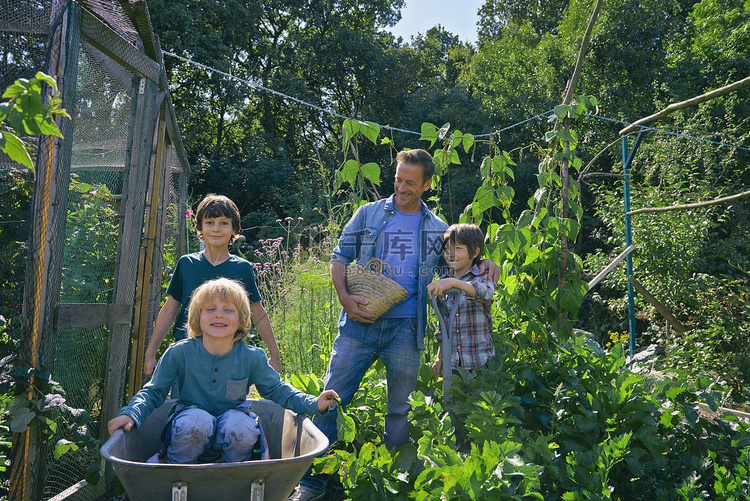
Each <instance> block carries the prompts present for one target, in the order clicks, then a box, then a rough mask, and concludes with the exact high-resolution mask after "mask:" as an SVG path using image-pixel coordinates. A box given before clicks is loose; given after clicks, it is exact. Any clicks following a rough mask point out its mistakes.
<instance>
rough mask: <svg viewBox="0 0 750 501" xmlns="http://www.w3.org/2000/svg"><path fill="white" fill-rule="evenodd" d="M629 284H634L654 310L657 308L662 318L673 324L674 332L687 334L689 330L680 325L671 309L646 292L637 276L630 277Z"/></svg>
mask: <svg viewBox="0 0 750 501" xmlns="http://www.w3.org/2000/svg"><path fill="white" fill-rule="evenodd" d="M628 282H630V283H631V284H633V287H635V288H636V290H637V291H638V292H640V293H641V296H643V298H644V299H645V300H646V301H648V302H649V303H651V304H652V305H653V306H654V308H656V311H658V312H659V313H660V314H661V316H663V317H664V318H666V319H667V321H668V322H669V323H671V324H672V326H673V327H674V330H676V331H677V332H687V330H688V328H687V327H685V326H684V325H682V323H680V321H679V320H677V319H676V318H675V317H674V315H672V313H671V312H670V311H669V308H667V307H666V306H664V305H663V304H661V303H660V302H659V300H658V299H656V298H655V297H654V296H652V295H651V294H650V293H649V292H648V291H647V290H646V288H645V287H644V286H643V285H641V283H640V282H639V281H638V280H636V278H635V276H633V275H630V276H629V277H628Z"/></svg>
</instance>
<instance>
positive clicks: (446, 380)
mask: <svg viewBox="0 0 750 501" xmlns="http://www.w3.org/2000/svg"><path fill="white" fill-rule="evenodd" d="M446 294H452V295H454V296H455V297H454V301H453V307H452V308H451V312H450V315H448V318H447V319H445V318H443V315H441V314H440V308H438V299H437V296H433V297H432V309H433V310H435V315H437V318H438V325H439V326H440V332H441V334H442V339H443V343H442V344H443V400H445V401H446V402H449V401H450V398H449V397H448V388H450V387H451V377H452V376H453V370H452V364H451V356H452V353H451V352H452V350H453V346H452V344H451V343H452V342H451V325H452V324H453V319H454V318H455V316H456V309H458V299H459V298H458V295H459V294H461V290H460V289H456V288H455V287H454V288H451V289H447V290H445V291H444V292H443V295H446Z"/></svg>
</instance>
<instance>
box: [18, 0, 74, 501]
mask: <svg viewBox="0 0 750 501" xmlns="http://www.w3.org/2000/svg"><path fill="white" fill-rule="evenodd" d="M80 22H81V10H80V8H79V6H78V5H77V4H76V3H74V2H71V3H70V4H69V7H68V9H67V10H66V12H65V13H64V15H63V22H62V23H61V24H60V27H59V28H58V31H57V32H56V33H55V40H56V42H55V43H54V44H53V53H54V52H55V51H57V54H56V55H57V57H56V58H55V57H54V56H53V58H52V60H51V61H50V68H49V70H48V73H50V74H51V75H56V76H57V82H58V85H59V90H60V92H61V95H62V107H63V108H65V109H66V110H67V111H68V113H69V114H70V115H71V116H75V89H76V78H77V74H78V54H79V46H80V34H81V29H80ZM57 122H58V127H59V129H60V132H61V133H62V135H63V136H64V137H63V138H52V137H44V138H42V139H41V141H40V148H39V153H38V157H37V169H36V175H37V178H36V181H35V184H34V194H33V199H32V210H31V214H32V218H33V220H32V229H31V235H30V237H29V255H28V260H27V266H26V276H25V278H24V283H25V287H24V302H23V310H24V315H25V316H26V318H27V319H28V320H29V324H28V326H27V335H26V337H25V338H26V340H25V342H24V345H23V346H22V348H21V349H20V350H19V358H18V363H19V366H21V367H23V366H29V367H34V368H36V369H38V370H47V371H50V372H51V371H52V370H53V368H54V367H53V365H54V352H55V330H54V328H53V312H54V307H55V303H56V302H57V301H58V299H59V296H60V283H61V280H62V260H63V247H64V244H65V221H66V210H67V204H68V187H69V185H70V157H71V151H72V146H73V123H72V121H71V120H70V119H67V118H59V119H58V120H57ZM35 384H36V382H35V381H34V379H33V378H32V385H35ZM29 397H30V398H33V393H31V392H29ZM40 432H41V430H40V426H39V422H38V420H33V421H32V422H31V424H30V425H29V428H28V429H27V430H26V432H25V433H22V434H14V435H13V451H12V453H11V479H10V493H9V498H10V499H17V500H24V501H35V500H37V499H41V498H42V491H43V488H44V476H45V473H46V460H47V453H46V444H45V443H44V440H42V437H41V433H40Z"/></svg>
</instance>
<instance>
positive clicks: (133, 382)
mask: <svg viewBox="0 0 750 501" xmlns="http://www.w3.org/2000/svg"><path fill="white" fill-rule="evenodd" d="M165 129H166V124H165V122H164V108H163V106H162V110H161V113H160V114H159V129H158V132H157V134H156V137H155V138H154V142H155V145H154V150H155V151H154V154H153V155H152V158H153V163H151V172H152V173H153V175H152V176H151V186H150V190H149V196H148V203H147V204H146V210H147V213H146V217H147V220H148V224H147V227H146V236H145V238H144V240H143V247H142V248H141V250H140V254H139V255H140V259H139V264H138V285H137V292H136V299H135V324H134V325H133V336H134V338H135V339H134V340H135V342H134V343H133V347H132V352H131V358H130V362H131V363H130V384H129V386H128V398H131V397H132V396H133V395H134V394H135V393H136V392H137V391H138V390H140V389H141V382H142V377H141V376H142V374H143V353H144V351H145V342H146V323H147V321H148V306H149V300H148V296H149V290H150V288H151V287H150V285H151V275H152V273H151V272H152V268H153V266H152V265H153V262H154V237H155V233H156V220H157V216H158V215H159V206H160V199H161V197H160V196H159V194H160V193H161V191H162V186H161V182H162V178H163V176H162V173H163V171H164V155H163V153H164V132H165Z"/></svg>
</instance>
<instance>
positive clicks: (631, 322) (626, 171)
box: [622, 133, 643, 358]
mask: <svg viewBox="0 0 750 501" xmlns="http://www.w3.org/2000/svg"><path fill="white" fill-rule="evenodd" d="M641 137H643V134H642V133H641V134H638V136H636V138H635V142H634V143H633V149H632V151H628V138H627V136H625V137H623V138H622V175H623V178H624V189H623V195H624V198H625V248H628V247H630V245H631V244H632V243H633V235H632V232H631V229H630V216H628V212H630V164H631V163H632V162H633V157H634V156H635V152H636V150H637V149H638V145H639V144H640V143H641ZM625 263H626V277H627V278H630V277H631V276H632V275H633V254H632V252H631V253H630V254H628V256H627V258H625ZM628 327H629V329H630V357H631V358H632V357H633V356H634V355H635V299H634V293H633V285H632V284H631V283H630V282H628Z"/></svg>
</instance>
